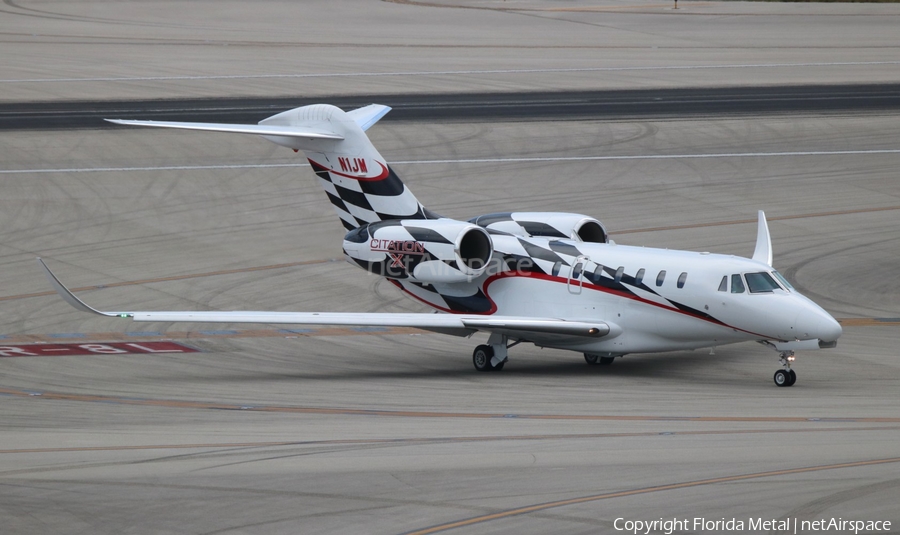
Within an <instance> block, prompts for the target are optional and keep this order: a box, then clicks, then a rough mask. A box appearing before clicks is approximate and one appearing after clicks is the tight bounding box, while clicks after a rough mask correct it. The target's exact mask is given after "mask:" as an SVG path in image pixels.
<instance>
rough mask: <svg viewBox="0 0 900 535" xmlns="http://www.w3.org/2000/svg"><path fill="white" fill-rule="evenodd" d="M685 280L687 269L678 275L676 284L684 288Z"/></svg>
mask: <svg viewBox="0 0 900 535" xmlns="http://www.w3.org/2000/svg"><path fill="white" fill-rule="evenodd" d="M686 280H687V271H685V272H683V273H682V274H681V275H679V276H678V283H677V286H678V287H679V288H684V281H686Z"/></svg>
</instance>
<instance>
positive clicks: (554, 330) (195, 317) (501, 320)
mask: <svg viewBox="0 0 900 535" xmlns="http://www.w3.org/2000/svg"><path fill="white" fill-rule="evenodd" d="M37 261H38V264H39V265H40V266H41V269H42V270H43V271H44V274H45V275H46V276H47V279H48V280H49V281H50V284H51V285H52V286H53V289H54V290H56V292H57V293H58V294H59V295H60V296H61V297H62V298H63V299H64V300H65V301H66V302H67V303H69V304H70V305H72V306H73V307H74V308H76V309H77V310H80V311H82V312H90V313H92V314H99V315H101V316H108V317H118V318H131V319H133V320H134V321H159V322H170V321H177V322H196V323H274V324H285V325H344V326H352V327H413V328H416V329H424V330H427V331H435V332H440V333H443V334H454V335H457V336H468V335H470V334H472V333H474V332H476V331H484V332H496V333H500V334H506V335H510V336H514V337H516V336H521V337H526V338H528V339H540V338H541V337H542V335H543V336H546V335H550V336H554V337H559V336H562V337H579V338H582V337H583V338H600V337H603V336H606V335H608V334H610V330H611V329H610V326H609V325H608V324H606V323H605V322H602V321H592V322H584V321H566V320H560V319H556V318H531V317H523V316H475V315H456V314H410V313H397V314H390V313H368V312H358V313H343V312H273V311H214V310H209V311H207V310H200V311H159V312H155V311H144V312H138V311H134V312H103V311H100V310H97V309H95V308H93V307H91V306H89V305H87V304H85V303H84V301H82V300H81V299H79V298H77V297H75V295H74V294H73V293H72V292H71V291H70V290H69V289H68V288H66V287H65V285H63V284H62V283H61V282H60V281H59V279H58V278H56V275H54V274H53V272H52V271H50V268H48V267H47V265H46V264H45V263H44V261H43V260H41V259H40V258H38V259H37Z"/></svg>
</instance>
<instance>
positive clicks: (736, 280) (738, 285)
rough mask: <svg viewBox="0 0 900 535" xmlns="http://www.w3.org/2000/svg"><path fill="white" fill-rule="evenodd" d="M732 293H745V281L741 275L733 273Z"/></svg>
mask: <svg viewBox="0 0 900 535" xmlns="http://www.w3.org/2000/svg"><path fill="white" fill-rule="evenodd" d="M731 293H733V294H742V293H744V281H743V280H741V276H740V275H732V276H731Z"/></svg>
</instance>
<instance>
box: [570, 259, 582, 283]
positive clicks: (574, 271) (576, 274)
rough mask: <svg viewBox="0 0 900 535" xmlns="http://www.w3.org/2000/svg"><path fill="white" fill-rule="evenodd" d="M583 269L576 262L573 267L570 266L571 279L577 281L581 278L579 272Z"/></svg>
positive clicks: (579, 263)
mask: <svg viewBox="0 0 900 535" xmlns="http://www.w3.org/2000/svg"><path fill="white" fill-rule="evenodd" d="M582 269H584V264H582V263H581V262H578V263H577V264H575V265H574V266H572V278H573V279H577V278H578V277H580V276H581V270H582Z"/></svg>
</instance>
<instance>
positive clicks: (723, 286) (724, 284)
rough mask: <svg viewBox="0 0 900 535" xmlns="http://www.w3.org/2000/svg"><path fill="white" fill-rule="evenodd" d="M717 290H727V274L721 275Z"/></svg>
mask: <svg viewBox="0 0 900 535" xmlns="http://www.w3.org/2000/svg"><path fill="white" fill-rule="evenodd" d="M719 291H720V292H727V291H728V275H725V276H724V277H722V282H720V283H719Z"/></svg>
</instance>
